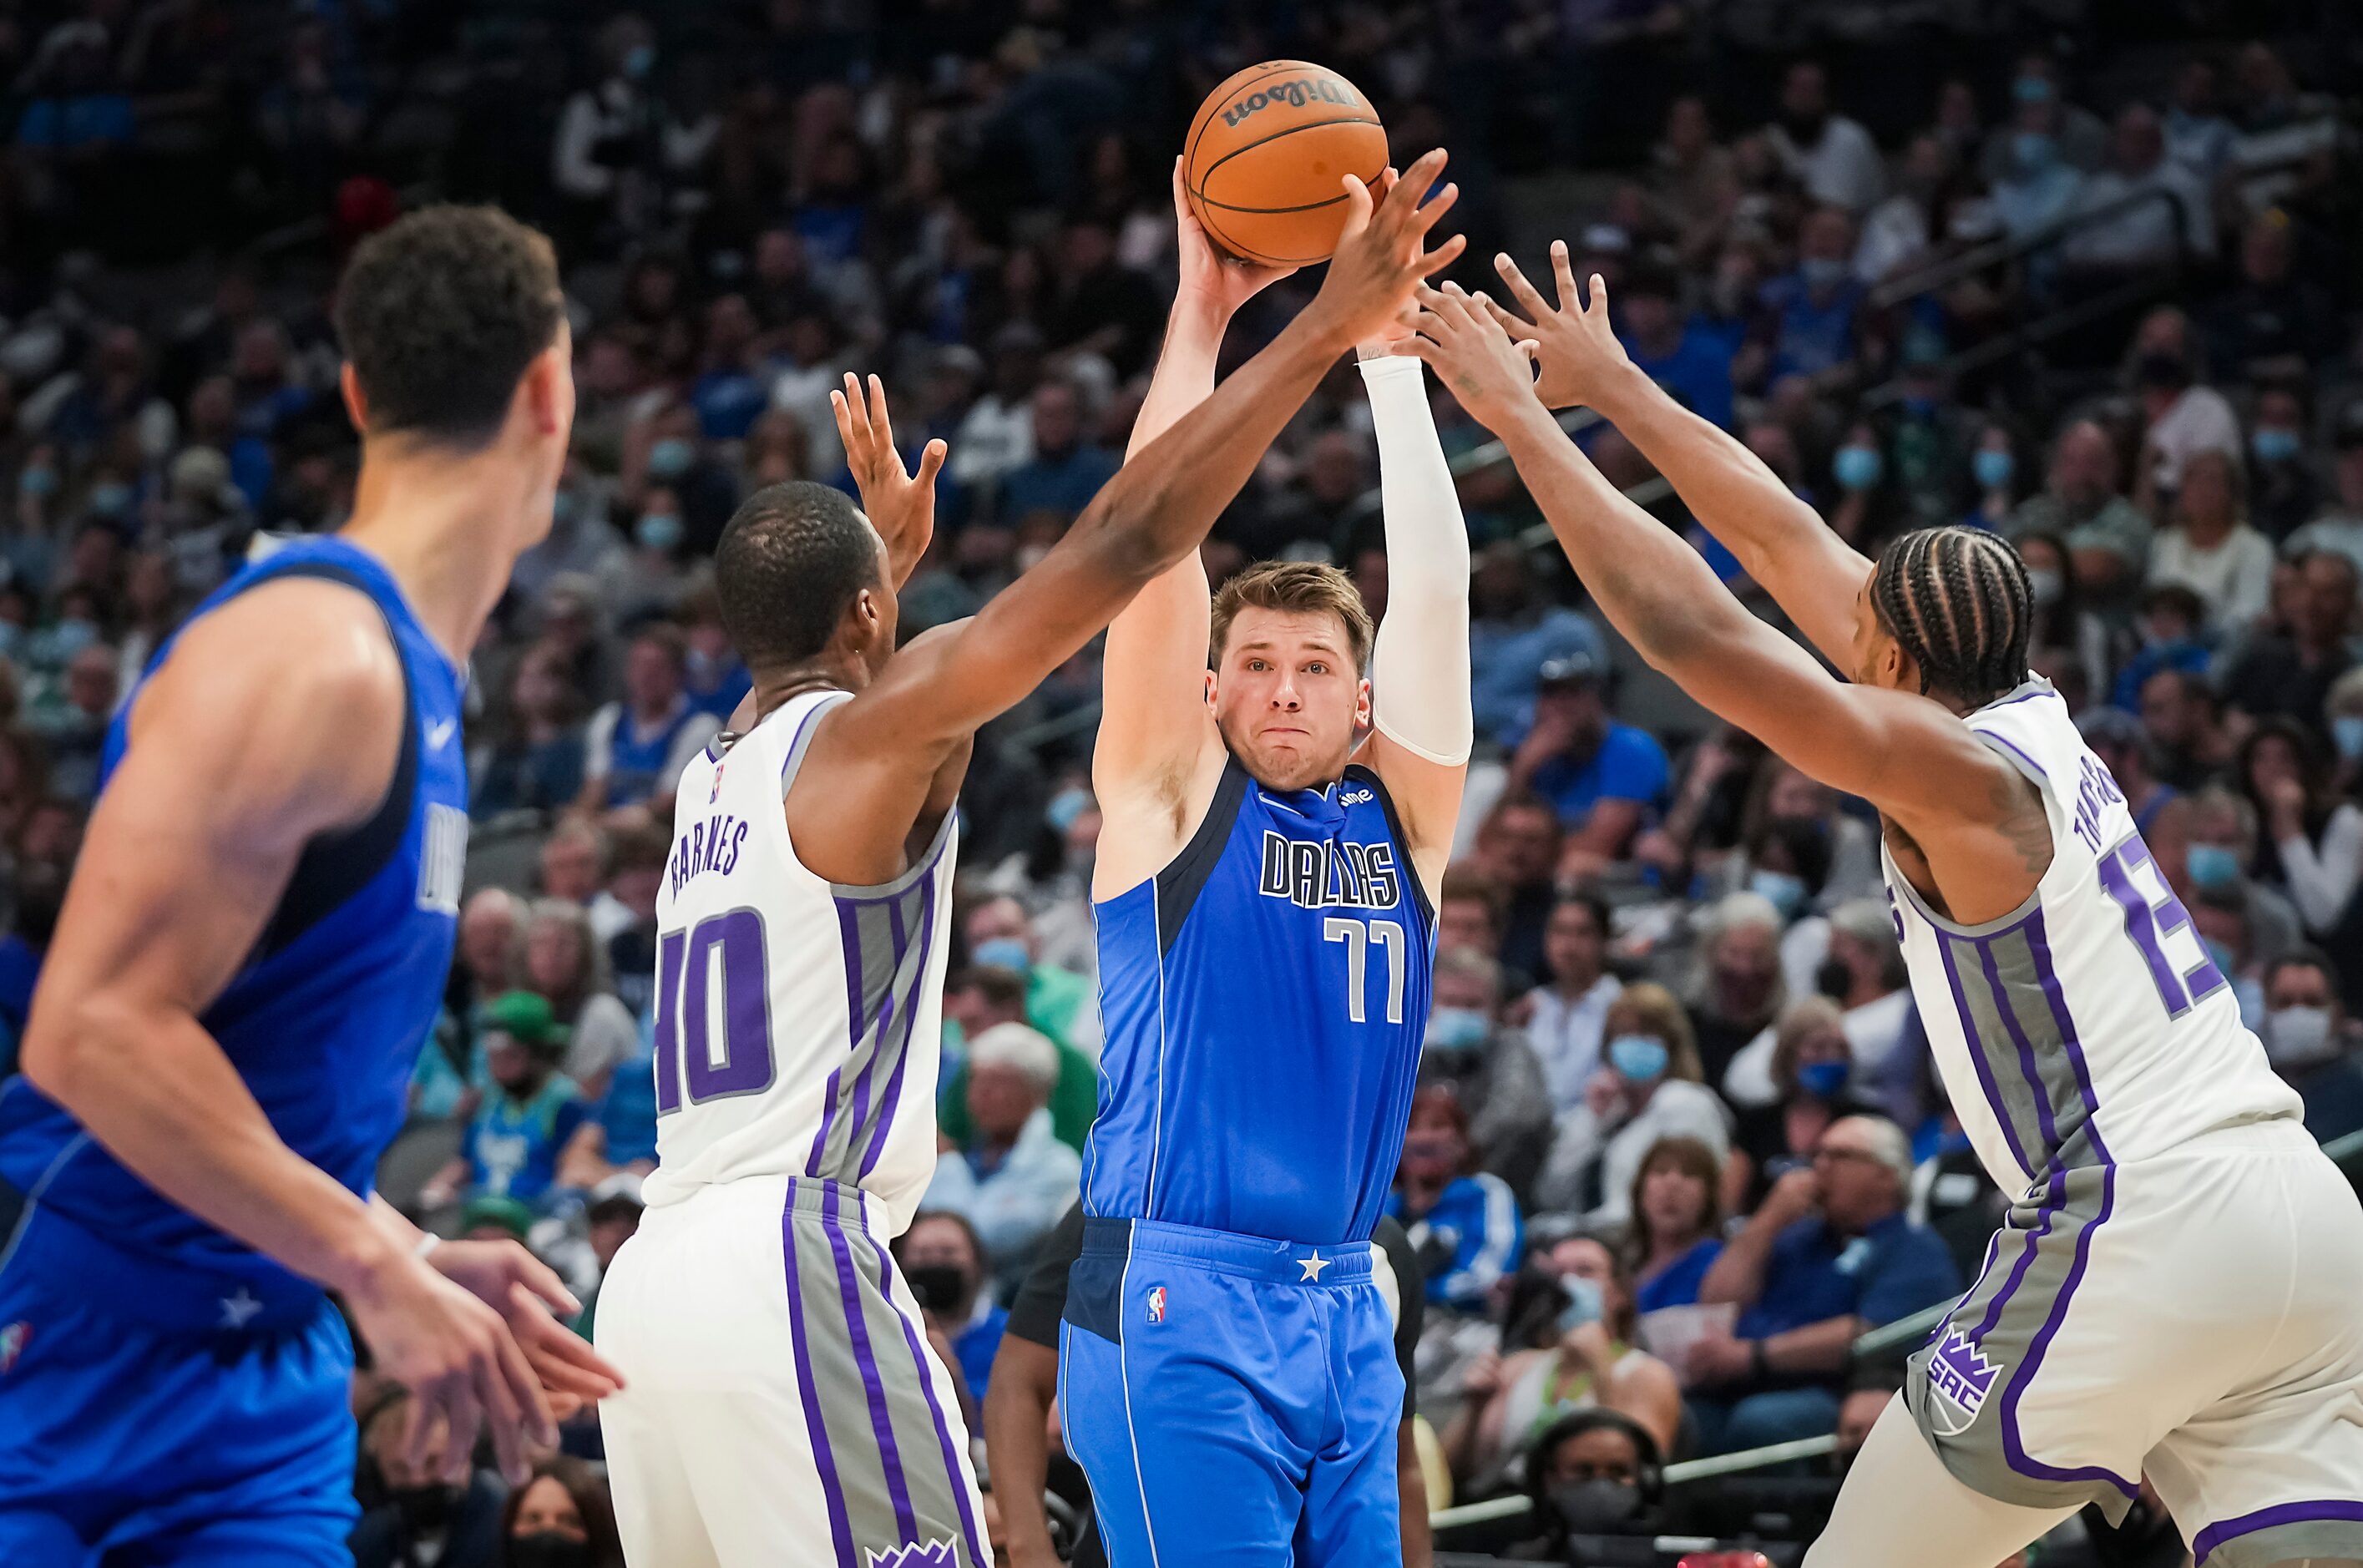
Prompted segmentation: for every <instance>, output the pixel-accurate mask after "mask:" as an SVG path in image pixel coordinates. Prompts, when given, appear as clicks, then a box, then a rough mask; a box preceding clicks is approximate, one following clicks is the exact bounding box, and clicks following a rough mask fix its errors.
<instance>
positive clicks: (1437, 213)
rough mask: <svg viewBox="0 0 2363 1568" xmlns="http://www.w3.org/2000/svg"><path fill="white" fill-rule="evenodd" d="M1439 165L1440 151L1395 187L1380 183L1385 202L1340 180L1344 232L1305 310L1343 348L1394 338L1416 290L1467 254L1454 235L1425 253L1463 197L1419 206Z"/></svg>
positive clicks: (1446, 195)
mask: <svg viewBox="0 0 2363 1568" xmlns="http://www.w3.org/2000/svg"><path fill="white" fill-rule="evenodd" d="M1444 162H1445V154H1444V149H1442V148H1440V147H1439V148H1437V150H1435V151H1433V152H1430V153H1428V154H1426V156H1424V157H1422V158H1421V159H1420V161H1418V162H1416V163H1414V164H1413V165H1412V166H1411V168H1410V169H1409V170H1408V171H1406V172H1404V174H1403V178H1402V179H1400V180H1397V181H1395V182H1394V183H1393V184H1392V186H1390V185H1388V184H1387V183H1386V181H1385V179H1384V177H1383V176H1381V180H1380V182H1379V191H1380V193H1382V194H1383V199H1380V195H1374V194H1373V192H1372V189H1371V187H1370V186H1368V185H1365V184H1364V183H1362V182H1361V181H1360V180H1359V179H1358V178H1356V177H1355V176H1354V175H1351V174H1347V175H1344V176H1342V178H1343V179H1344V181H1345V185H1346V204H1347V214H1346V228H1345V231H1344V232H1343V233H1342V234H1341V235H1339V237H1338V239H1337V253H1336V254H1335V255H1333V256H1331V257H1330V259H1329V275H1328V276H1327V277H1326V278H1324V279H1323V280H1322V282H1321V292H1320V293H1319V294H1318V295H1315V296H1314V300H1313V303H1312V305H1311V306H1308V307H1307V308H1306V315H1307V316H1308V317H1312V318H1313V320H1314V322H1315V324H1316V325H1318V326H1319V327H1320V328H1322V329H1323V330H1324V331H1325V332H1326V333H1327V334H1329V335H1330V336H1331V337H1332V338H1333V339H1334V340H1336V341H1337V344H1338V345H1339V347H1340V348H1344V347H1346V346H1348V345H1352V344H1359V343H1363V342H1367V341H1370V340H1371V339H1378V338H1383V337H1388V336H1392V334H1393V333H1394V332H1395V331H1396V330H1397V329H1398V328H1396V326H1395V322H1396V318H1397V317H1399V316H1401V315H1402V313H1403V309H1404V307H1405V306H1409V305H1410V304H1411V302H1412V296H1413V295H1414V292H1415V291H1416V290H1417V289H1418V288H1419V286H1420V284H1421V283H1422V282H1423V281H1424V280H1426V278H1428V277H1429V276H1431V275H1433V274H1434V273H1437V272H1441V271H1443V270H1444V269H1445V268H1447V267H1448V266H1450V265H1451V264H1452V263H1453V261H1455V260H1456V259H1457V258H1458V257H1459V254H1460V252H1461V251H1462V250H1464V249H1466V247H1467V245H1468V240H1467V239H1466V238H1465V237H1464V236H1461V235H1458V234H1456V235H1453V236H1452V237H1451V238H1450V239H1447V240H1445V241H1444V242H1443V243H1442V244H1441V245H1438V246H1437V247H1436V248H1435V249H1433V250H1430V249H1428V247H1427V234H1428V230H1430V229H1432V228H1435V227H1436V224H1437V220H1438V219H1439V218H1441V217H1443V216H1444V215H1445V214H1446V213H1447V212H1448V211H1450V210H1451V208H1452V204H1453V203H1454V202H1456V201H1458V200H1459V196H1460V187H1459V186H1458V185H1447V186H1445V187H1444V188H1443V189H1442V190H1440V191H1437V193H1436V195H1435V198H1434V199H1433V200H1430V201H1428V202H1426V203H1425V204H1423V203H1422V202H1421V200H1420V198H1421V197H1422V196H1424V195H1426V194H1427V192H1428V191H1429V190H1431V189H1433V188H1434V187H1435V184H1436V181H1437V176H1438V175H1440V174H1442V173H1443V172H1444Z"/></svg>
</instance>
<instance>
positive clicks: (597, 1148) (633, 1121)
mask: <svg viewBox="0 0 2363 1568" xmlns="http://www.w3.org/2000/svg"><path fill="white" fill-rule="evenodd" d="M656 1062H657V1049H656V1015H655V1014H654V1013H653V1012H649V1013H647V1014H644V1015H642V1017H641V1019H640V1034H639V1043H638V1047H637V1048H636V1049H635V1050H634V1051H633V1052H632V1054H631V1055H630V1056H628V1057H627V1058H625V1059H624V1062H623V1063H622V1064H621V1065H620V1066H618V1067H617V1068H616V1073H615V1076H614V1078H613V1079H612V1080H611V1081H610V1082H609V1084H608V1085H607V1093H606V1095H605V1097H604V1098H602V1099H601V1100H600V1101H599V1103H598V1105H597V1106H594V1108H593V1110H592V1112H591V1116H590V1118H589V1119H588V1120H586V1121H585V1122H583V1124H582V1127H581V1128H580V1129H577V1130H576V1132H575V1134H574V1138H573V1140H572V1141H571V1142H570V1143H569V1144H567V1146H566V1151H565V1152H564V1153H563V1154H561V1155H560V1157H559V1162H558V1184H559V1185H560V1186H562V1187H580V1188H582V1189H583V1190H585V1191H588V1190H590V1189H592V1188H594V1187H597V1186H599V1185H601V1184H603V1183H605V1182H609V1181H612V1180H613V1179H615V1178H616V1177H617V1176H619V1175H631V1176H645V1175H647V1174H648V1173H649V1172H650V1171H653V1170H655V1169H656V1168H657V1074H656Z"/></svg>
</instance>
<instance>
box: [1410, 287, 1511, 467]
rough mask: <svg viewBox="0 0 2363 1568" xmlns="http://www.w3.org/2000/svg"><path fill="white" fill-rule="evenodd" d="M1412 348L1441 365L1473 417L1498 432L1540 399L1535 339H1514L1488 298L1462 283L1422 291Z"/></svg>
mask: <svg viewBox="0 0 2363 1568" xmlns="http://www.w3.org/2000/svg"><path fill="white" fill-rule="evenodd" d="M1419 304H1420V312H1419V317H1418V320H1417V322H1416V323H1415V325H1416V326H1417V327H1418V328H1419V336H1418V337H1417V338H1416V339H1414V341H1413V344H1412V351H1413V352H1414V353H1415V354H1417V355H1418V356H1419V357H1420V358H1421V359H1423V360H1426V361H1427V362H1428V363H1429V364H1431V365H1433V366H1435V367H1436V373H1437V379H1438V380H1440V381H1442V382H1443V383H1444V384H1445V385H1446V386H1448V387H1450V388H1451V389H1452V395H1453V396H1455V397H1457V398H1459V400H1460V406H1461V407H1463V408H1466V409H1467V410H1468V411H1469V416H1470V418H1472V419H1475V420H1476V421H1477V422H1478V423H1479V424H1481V425H1482V426H1484V427H1485V428H1487V429H1489V430H1492V431H1493V432H1494V433H1495V434H1497V435H1498V434H1499V433H1501V431H1502V429H1503V427H1504V426H1505V425H1506V424H1508V423H1509V421H1510V420H1512V419H1514V418H1515V417H1517V415H1518V414H1519V413H1520V412H1522V411H1523V410H1525V409H1527V408H1533V407H1537V406H1538V405H1537V403H1536V401H1535V373H1534V351H1535V345H1534V340H1533V339H1525V340H1523V341H1513V340H1512V339H1511V338H1510V335H1509V333H1507V332H1506V331H1504V330H1503V328H1502V326H1501V324H1500V323H1499V322H1498V321H1496V320H1495V319H1494V318H1493V317H1492V316H1491V315H1490V314H1488V312H1487V311H1486V309H1485V306H1484V305H1483V303H1482V302H1481V300H1480V299H1479V298H1477V297H1475V296H1472V295H1469V294H1467V293H1464V292H1463V291H1462V289H1461V288H1460V285H1459V284H1445V285H1444V286H1443V287H1442V288H1440V289H1432V288H1423V289H1421V290H1420V291H1419Z"/></svg>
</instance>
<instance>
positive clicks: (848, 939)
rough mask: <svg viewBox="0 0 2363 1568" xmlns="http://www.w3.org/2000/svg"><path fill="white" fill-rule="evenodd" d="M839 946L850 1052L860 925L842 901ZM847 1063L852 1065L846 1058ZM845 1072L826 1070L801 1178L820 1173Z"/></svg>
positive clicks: (857, 1000) (856, 1022)
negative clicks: (842, 957) (817, 1123)
mask: <svg viewBox="0 0 2363 1568" xmlns="http://www.w3.org/2000/svg"><path fill="white" fill-rule="evenodd" d="M837 931H838V946H840V947H842V948H843V949H844V950H845V1017H846V1018H847V1020H848V1027H849V1029H851V1030H852V1031H853V1039H852V1040H850V1041H849V1042H848V1047H847V1049H848V1051H849V1052H850V1051H859V1050H860V1049H861V1022H862V1018H861V1015H862V1007H861V922H860V917H858V916H857V915H856V914H855V913H854V911H853V910H852V909H850V908H849V907H848V906H847V905H846V903H845V901H844V900H843V899H839V900H838V905H837ZM846 1060H847V1061H851V1060H852V1057H851V1056H850V1055H848V1057H847V1058H846ZM844 1071H845V1062H838V1064H837V1065H836V1066H834V1067H832V1068H830V1069H829V1070H828V1083H827V1084H826V1087H824V1088H823V1089H822V1090H821V1094H820V1130H819V1131H817V1132H815V1133H814V1134H813V1146H812V1153H811V1154H810V1155H808V1156H806V1157H805V1160H804V1174H806V1175H808V1176H817V1175H820V1174H821V1173H822V1172H821V1168H820V1157H821V1155H822V1153H823V1152H824V1151H826V1150H827V1148H828V1129H829V1127H830V1124H832V1123H833V1122H835V1121H836V1120H837V1082H838V1074H840V1073H843V1072H844Z"/></svg>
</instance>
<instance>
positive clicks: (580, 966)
mask: <svg viewBox="0 0 2363 1568" xmlns="http://www.w3.org/2000/svg"><path fill="white" fill-rule="evenodd" d="M524 984H525V987H526V989H527V990H528V991H531V992H533V993H535V994H536V995H539V996H540V997H541V998H542V999H543V1001H545V1002H546V1003H548V1004H549V1009H550V1013H551V1016H552V1017H553V1018H556V1020H557V1022H558V1024H559V1025H560V1029H562V1030H563V1031H564V1032H565V1033H567V1034H568V1035H570V1036H571V1040H570V1042H569V1044H568V1046H567V1048H566V1063H565V1065H566V1073H567V1076H568V1077H570V1078H571V1079H573V1080H574V1082H575V1083H576V1084H580V1085H581V1086H582V1092H583V1094H585V1095H589V1096H591V1097H592V1098H594V1099H596V1098H597V1097H598V1096H600V1095H605V1093H606V1092H607V1085H608V1084H609V1083H610V1082H612V1081H613V1080H614V1078H615V1075H616V1068H617V1067H618V1066H619V1065H621V1064H622V1063H623V1062H626V1061H627V1060H629V1059H630V1058H631V1056H632V1055H633V1054H634V1053H635V1052H636V1051H638V1049H639V1042H640V1026H639V1022H638V1019H636V1018H633V1017H632V1013H631V1009H630V1008H628V1007H627V1006H624V1004H623V1003H622V1002H620V1001H618V1000H617V999H616V993H615V987H614V982H613V980H612V979H611V978H610V977H609V972H608V969H607V951H606V949H605V948H604V947H602V946H601V945H600V943H599V940H598V938H597V937H596V936H595V935H594V934H593V932H592V929H591V917H590V916H589V915H587V914H586V913H584V912H583V909H582V906H581V905H579V904H574V903H571V902H570V901H568V900H566V899H563V898H542V899H537V900H536V901H535V903H534V906H533V910H532V913H531V914H530V915H529V916H528V917H527V920H526V928H525V982H524Z"/></svg>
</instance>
